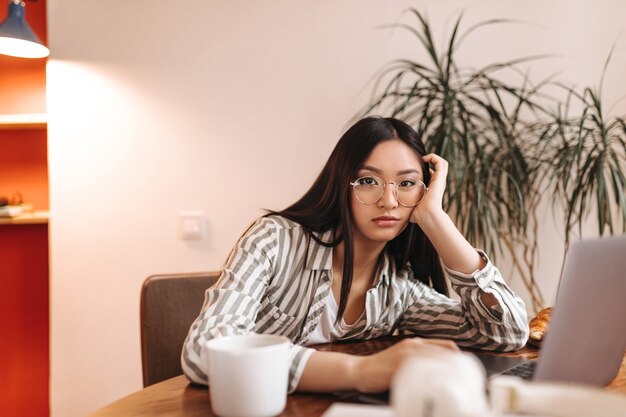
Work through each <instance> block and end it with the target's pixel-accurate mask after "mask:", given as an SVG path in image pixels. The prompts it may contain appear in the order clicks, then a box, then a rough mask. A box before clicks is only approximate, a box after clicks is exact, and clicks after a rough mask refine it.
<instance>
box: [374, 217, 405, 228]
mask: <svg viewBox="0 0 626 417" xmlns="http://www.w3.org/2000/svg"><path fill="white" fill-rule="evenodd" d="M372 221H373V222H374V223H376V225H377V226H380V227H392V226H395V225H396V224H398V222H399V221H400V219H398V218H397V217H393V216H379V217H375V218H373V219H372Z"/></svg>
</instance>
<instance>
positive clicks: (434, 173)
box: [411, 153, 448, 226]
mask: <svg viewBox="0 0 626 417" xmlns="http://www.w3.org/2000/svg"><path fill="white" fill-rule="evenodd" d="M423 159H424V162H426V163H427V164H431V165H432V167H433V169H430V170H429V171H430V183H429V184H428V192H426V195H425V196H424V198H423V199H422V201H420V203H419V204H418V205H417V206H415V208H414V209H413V213H412V214H411V222H413V223H417V224H419V225H420V226H422V225H423V224H424V222H426V221H429V220H431V219H432V217H433V216H436V215H438V214H440V213H443V193H444V191H445V190H446V177H447V176H448V161H446V160H445V159H443V158H442V157H440V156H439V155H436V154H434V153H430V154H428V155H424V157H423Z"/></svg>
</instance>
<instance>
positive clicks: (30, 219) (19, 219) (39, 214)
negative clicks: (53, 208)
mask: <svg viewBox="0 0 626 417" xmlns="http://www.w3.org/2000/svg"><path fill="white" fill-rule="evenodd" d="M49 219H50V212H49V211H47V210H35V211H33V212H29V213H24V214H19V215H17V216H12V217H0V226H2V225H10V224H48V220H49Z"/></svg>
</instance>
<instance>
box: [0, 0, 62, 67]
mask: <svg viewBox="0 0 626 417" xmlns="http://www.w3.org/2000/svg"><path fill="white" fill-rule="evenodd" d="M25 13H26V9H25V4H24V2H23V1H22V0H9V12H8V13H7V18H6V19H5V20H4V22H2V24H0V54H2V55H10V56H16V57H20V58H45V57H47V56H48V55H50V51H49V50H48V48H46V47H45V46H44V45H43V43H41V40H40V39H39V38H38V37H37V35H35V32H33V30H32V29H31V28H30V26H29V25H28V22H26V19H25Z"/></svg>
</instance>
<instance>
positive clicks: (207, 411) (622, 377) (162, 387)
mask: <svg viewBox="0 0 626 417" xmlns="http://www.w3.org/2000/svg"><path fill="white" fill-rule="evenodd" d="M398 340H401V337H390V338H383V339H375V340H368V341H362V342H349V343H331V344H326V345H319V346H316V349H318V350H321V351H332V352H344V353H351V354H355V355H369V354H372V353H376V352H379V351H381V350H383V349H385V348H387V347H389V346H391V345H392V344H394V343H397V342H398ZM498 355H503V356H510V357H518V358H524V359H536V358H537V357H538V350H537V349H534V348H531V347H525V348H523V349H521V350H518V351H516V352H510V353H499V354H498ZM606 389H608V390H610V391H615V392H620V393H623V394H624V395H626V352H625V357H624V360H623V361H622V366H621V368H620V371H619V374H618V376H617V378H615V379H614V380H613V381H612V382H611V383H610V384H609V385H608V386H607V387H606ZM336 401H338V397H337V396H335V395H332V394H306V393H295V394H291V395H289V397H288V400H287V407H286V408H285V411H284V412H283V413H282V414H281V417H318V416H321V415H322V414H324V412H325V411H326V410H327V409H328V407H330V406H331V405H332V404H333V403H334V402H336ZM143 416H145V417H148V416H150V417H159V416H167V417H196V416H197V417H200V416H202V417H213V416H215V414H213V411H212V410H211V399H210V396H209V392H208V389H207V387H206V386H199V385H193V384H190V383H189V381H188V380H187V378H185V377H184V376H182V375H181V376H177V377H174V378H171V379H168V380H166V381H163V382H160V383H158V384H154V385H151V386H149V387H147V388H144V389H143V390H141V391H137V392H135V393H133V394H130V395H128V396H126V397H124V398H122V399H120V400H118V401H115V402H114V403H112V404H109V405H107V406H106V407H104V408H102V409H100V410H98V411H96V412H95V413H93V414H91V415H90V416H89V417H143Z"/></svg>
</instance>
